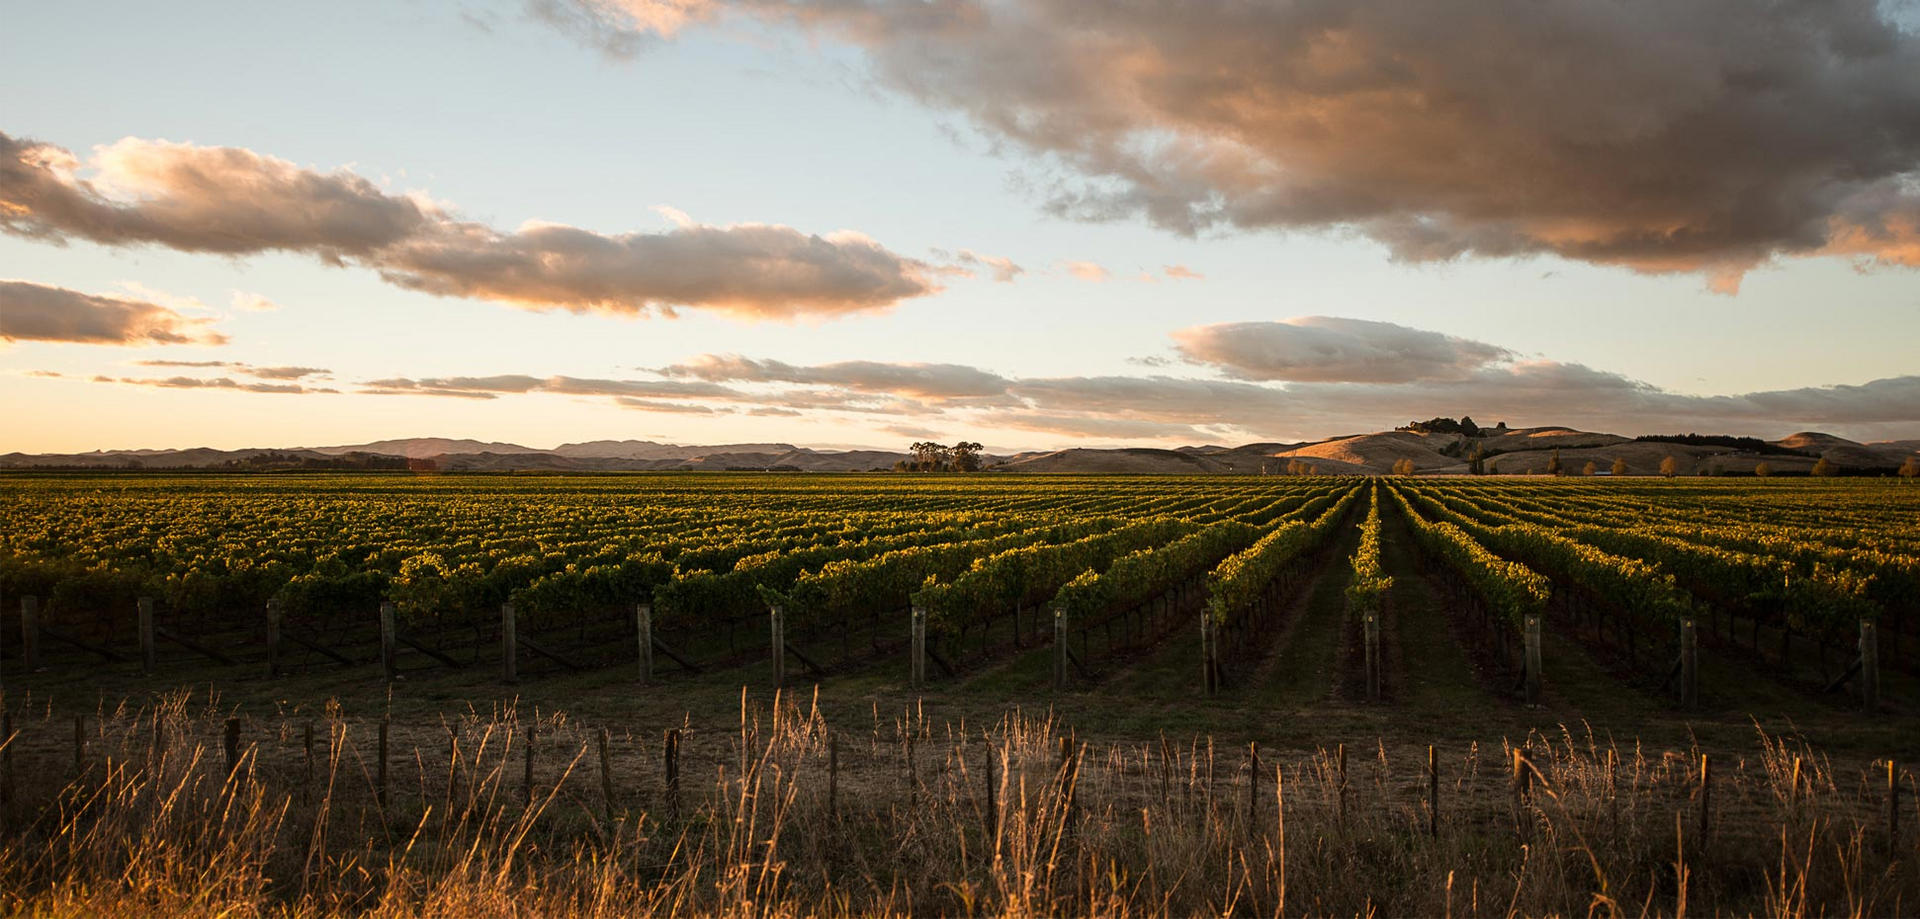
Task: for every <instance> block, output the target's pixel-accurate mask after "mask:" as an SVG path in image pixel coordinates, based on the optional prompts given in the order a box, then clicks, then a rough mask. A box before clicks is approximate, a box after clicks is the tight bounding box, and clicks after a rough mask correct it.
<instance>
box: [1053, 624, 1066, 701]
mask: <svg viewBox="0 0 1920 919" xmlns="http://www.w3.org/2000/svg"><path fill="white" fill-rule="evenodd" d="M1053 688H1054V691H1056V692H1058V691H1060V690H1063V689H1066V688H1067V608H1066V607H1064V606H1056V607H1054V608H1053Z"/></svg>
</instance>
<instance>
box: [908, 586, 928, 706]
mask: <svg viewBox="0 0 1920 919" xmlns="http://www.w3.org/2000/svg"><path fill="white" fill-rule="evenodd" d="M910 628H911V629H912V630H913V631H912V634H911V637H910V641H909V647H908V649H907V657H908V658H909V660H908V682H910V683H912V684H913V687H914V688H915V689H919V688H920V687H922V686H925V685H926V683H927V608H926V607H924V606H916V607H914V608H913V619H912V622H911V624H910Z"/></svg>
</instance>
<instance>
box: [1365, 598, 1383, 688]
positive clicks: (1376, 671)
mask: <svg viewBox="0 0 1920 919" xmlns="http://www.w3.org/2000/svg"><path fill="white" fill-rule="evenodd" d="M1365 626H1366V644H1367V701H1368V702H1378V701H1380V616H1379V614H1377V613H1368V614H1367V615H1366V621H1365Z"/></svg>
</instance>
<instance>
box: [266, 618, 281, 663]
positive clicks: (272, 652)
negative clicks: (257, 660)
mask: <svg viewBox="0 0 1920 919" xmlns="http://www.w3.org/2000/svg"><path fill="white" fill-rule="evenodd" d="M279 675H280V601H279V600H268V601H267V676H269V677H278V676H279Z"/></svg>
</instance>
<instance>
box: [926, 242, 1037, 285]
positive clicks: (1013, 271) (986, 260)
mask: <svg viewBox="0 0 1920 919" xmlns="http://www.w3.org/2000/svg"><path fill="white" fill-rule="evenodd" d="M937 254H940V255H942V256H943V257H944V256H945V253H937ZM952 258H953V260H954V261H955V262H958V263H959V264H961V265H963V266H965V267H967V268H969V269H974V268H977V269H980V270H983V271H986V272H987V273H988V274H989V275H991V276H992V277H993V279H994V280H995V281H997V282H999V283H1001V284H1006V283H1011V282H1012V281H1013V279H1014V278H1016V277H1019V276H1020V275H1022V274H1025V273H1026V271H1027V269H1025V268H1022V267H1020V266H1019V265H1016V264H1014V263H1013V259H1010V258H1006V257H1004V256H998V255H981V254H980V253H978V252H975V251H973V250H972V249H962V250H960V251H959V252H957V253H955V254H954V255H953V256H952Z"/></svg>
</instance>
